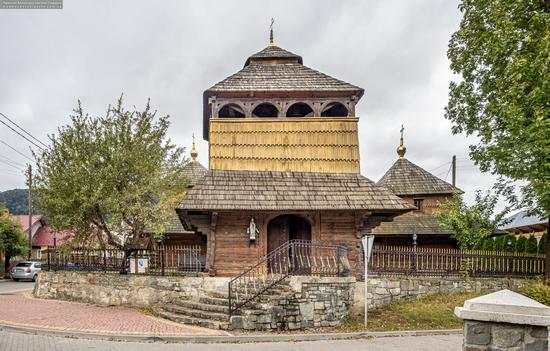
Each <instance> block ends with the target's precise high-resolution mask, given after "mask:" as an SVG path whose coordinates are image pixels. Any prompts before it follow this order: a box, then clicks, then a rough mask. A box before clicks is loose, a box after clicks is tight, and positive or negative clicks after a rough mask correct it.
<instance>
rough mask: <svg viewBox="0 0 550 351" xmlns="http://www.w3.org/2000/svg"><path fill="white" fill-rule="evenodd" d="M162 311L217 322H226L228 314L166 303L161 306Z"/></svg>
mask: <svg viewBox="0 0 550 351" xmlns="http://www.w3.org/2000/svg"><path fill="white" fill-rule="evenodd" d="M162 309H163V310H164V311H167V312H170V313H174V314H179V315H183V316H187V317H195V318H198V319H206V320H212V321H219V322H228V321H229V314H228V313H219V312H212V311H205V310H202V309H195V308H187V307H182V306H178V305H174V304H167V305H164V306H163V307H162Z"/></svg>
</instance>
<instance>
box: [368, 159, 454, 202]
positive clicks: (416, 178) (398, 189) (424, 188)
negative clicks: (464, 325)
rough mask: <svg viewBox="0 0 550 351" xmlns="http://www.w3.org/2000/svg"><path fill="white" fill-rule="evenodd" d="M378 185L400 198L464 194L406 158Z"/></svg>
mask: <svg viewBox="0 0 550 351" xmlns="http://www.w3.org/2000/svg"><path fill="white" fill-rule="evenodd" d="M377 184H378V185H382V186H384V187H386V188H388V189H390V190H391V191H392V192H393V193H394V194H396V195H398V196H404V195H429V194H453V193H456V192H459V193H462V190H460V189H458V188H457V187H454V186H452V185H451V184H449V183H447V182H446V181H444V180H442V179H439V178H437V177H436V176H434V175H433V174H431V173H430V172H428V171H426V170H425V169H423V168H421V167H419V166H417V165H415V164H414V163H412V162H411V161H409V160H407V159H406V158H400V159H398V160H397V161H396V162H395V163H394V164H393V166H391V168H390V169H389V170H388V171H387V172H386V174H384V176H383V177H382V178H381V179H380V180H379V181H378V183H377Z"/></svg>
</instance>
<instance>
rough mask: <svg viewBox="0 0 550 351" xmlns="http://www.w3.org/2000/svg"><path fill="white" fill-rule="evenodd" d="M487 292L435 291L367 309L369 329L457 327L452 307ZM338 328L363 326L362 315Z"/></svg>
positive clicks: (457, 323) (459, 324)
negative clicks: (450, 292) (375, 308)
mask: <svg viewBox="0 0 550 351" xmlns="http://www.w3.org/2000/svg"><path fill="white" fill-rule="evenodd" d="M486 293H487V292H477V293H476V292H467V293H458V294H436V295H430V296H427V297H423V298H421V299H419V300H415V301H403V302H394V303H391V304H389V305H386V306H384V307H382V308H380V309H378V310H375V311H372V312H371V311H369V326H368V331H392V330H428V329H459V328H462V320H460V319H459V318H457V317H456V316H455V314H454V309H455V307H456V306H462V305H463V304H464V301H465V300H468V299H471V298H473V297H477V296H481V295H484V294H486ZM341 329H342V331H344V332H353V331H363V330H365V329H364V327H363V320H362V319H352V320H348V321H347V322H346V323H345V324H344V325H343V326H342V327H341Z"/></svg>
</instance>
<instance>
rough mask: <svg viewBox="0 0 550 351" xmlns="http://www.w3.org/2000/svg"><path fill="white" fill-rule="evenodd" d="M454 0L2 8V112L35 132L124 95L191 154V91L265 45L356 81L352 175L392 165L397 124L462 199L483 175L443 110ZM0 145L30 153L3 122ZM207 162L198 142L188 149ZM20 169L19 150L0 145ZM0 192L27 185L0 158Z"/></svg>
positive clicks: (196, 98)
mask: <svg viewBox="0 0 550 351" xmlns="http://www.w3.org/2000/svg"><path fill="white" fill-rule="evenodd" d="M457 5H458V2H457V1H453V0H426V1H421V0H401V1H397V0H395V1H393V0H381V1H372V0H368V1H319V0H314V1H302V0H292V1H257V0H256V1H137V0H131V1H130V0H128V1H119V0H117V1H111V0H110V1H107V0H78V1H76V0H65V1H64V9H63V10H0V33H1V34H0V48H1V51H2V55H0V112H2V113H4V114H5V115H6V116H8V117H10V118H11V119H13V120H14V121H16V122H17V123H19V124H20V125H21V126H22V127H23V128H25V129H27V130H28V131H30V132H31V133H32V134H33V135H34V136H36V137H37V138H39V139H41V140H43V141H44V142H46V141H47V134H50V133H54V132H55V131H56V129H57V127H58V126H60V125H63V124H67V123H68V121H69V114H70V112H71V110H72V109H73V108H74V107H75V105H76V101H77V99H80V100H82V102H83V104H84V107H85V109H86V110H87V111H88V112H90V113H91V114H95V115H98V114H101V115H102V114H103V113H104V111H105V110H106V108H107V105H108V104H109V103H113V102H115V101H116V99H117V98H118V96H119V95H120V94H121V93H122V92H123V93H124V94H125V97H126V104H127V106H129V107H131V106H132V105H136V106H138V107H139V108H141V107H143V106H144V104H145V102H146V99H147V98H148V97H150V98H151V102H152V105H153V107H155V108H156V109H158V111H159V113H161V114H169V115H170V116H171V121H172V125H171V127H170V136H171V138H172V140H173V141H174V142H175V143H176V144H178V145H180V146H185V147H187V149H188V150H189V146H190V144H191V135H192V133H193V132H194V133H195V134H196V135H197V136H202V124H201V120H202V92H203V91H204V90H205V89H207V88H209V87H210V86H212V85H213V84H214V83H216V82H218V81H220V80H222V79H224V78H226V77H227V76H229V75H231V74H233V73H235V72H237V71H238V70H239V69H241V68H242V66H243V64H244V62H245V60H246V58H247V57H248V56H250V55H251V54H253V53H255V52H257V51H260V50H261V49H263V48H264V47H265V46H267V43H268V27H269V22H270V18H271V17H274V18H275V43H276V44H277V45H278V46H280V47H282V48H285V49H287V50H289V51H292V52H294V53H296V54H299V55H301V56H302V57H303V58H304V64H305V65H307V66H309V67H311V68H314V69H317V70H320V71H322V72H324V73H326V74H328V75H331V76H333V77H336V78H339V79H342V80H345V81H347V82H350V83H352V84H355V85H358V86H360V87H362V88H364V89H365V95H364V96H363V98H362V99H361V101H360V102H359V104H358V106H357V111H356V112H357V116H359V117H360V123H359V128H360V145H361V170H362V174H363V175H365V176H367V177H368V178H370V179H372V180H375V181H376V180H378V179H380V177H381V176H382V175H383V174H384V173H385V171H386V170H387V169H388V168H389V167H390V166H391V165H392V164H393V163H394V162H395V160H396V159H397V155H396V152H395V149H396V147H397V146H398V143H399V128H400V126H401V124H404V125H405V144H406V147H407V155H406V157H407V158H408V159H409V160H411V161H412V162H414V163H416V164H418V165H419V166H421V167H423V168H424V169H426V170H429V171H432V173H434V174H435V175H437V176H439V177H440V178H442V179H446V180H447V181H450V180H451V175H450V172H449V167H450V161H451V157H452V155H456V156H457V159H458V168H457V186H458V187H460V188H461V189H463V190H464V191H465V192H466V198H467V199H468V200H471V199H472V198H473V196H474V191H475V190H476V189H489V188H490V187H491V185H492V184H493V181H494V177H493V176H491V175H488V174H482V173H480V172H479V171H478V169H477V167H475V166H474V165H473V163H472V162H471V161H469V158H468V145H469V144H470V143H471V142H473V140H472V139H471V138H470V139H467V138H466V137H465V136H464V135H452V133H451V124H450V122H449V121H447V120H445V118H444V106H445V105H446V103H447V98H448V85H449V82H450V80H451V79H452V78H453V77H452V74H451V72H450V69H449V61H448V59H447V57H446V51H447V44H448V41H449V38H450V36H451V34H452V33H453V32H454V31H455V30H456V29H457V28H458V24H459V21H460V18H461V14H460V12H459V11H458V9H457ZM0 140H1V141H3V142H6V143H8V144H10V145H11V146H14V147H15V148H17V149H18V150H20V151H22V152H23V153H25V154H28V155H30V152H29V144H28V143H27V142H26V141H25V140H24V139H22V138H21V137H19V136H17V135H16V134H15V133H13V132H12V131H10V130H9V129H7V128H6V127H5V126H4V125H0ZM197 147H198V150H199V160H200V161H201V162H202V163H203V164H204V165H207V164H208V154H207V150H208V147H207V143H206V142H205V141H203V140H202V139H200V141H199V142H198V144H197ZM6 157H7V158H8V159H10V160H12V161H16V162H18V163H19V164H21V165H15V166H16V167H19V168H23V165H24V164H25V163H26V162H27V160H26V159H25V158H23V157H22V156H20V155H19V154H16V153H14V152H13V151H12V150H11V149H9V148H8V147H6V146H5V145H4V144H0V161H6ZM0 177H1V178H0V179H2V182H1V185H0V190H5V189H11V188H15V187H24V177H23V175H22V173H21V172H20V171H18V170H17V169H16V168H14V167H13V164H12V166H10V165H7V164H5V163H4V162H1V163H0Z"/></svg>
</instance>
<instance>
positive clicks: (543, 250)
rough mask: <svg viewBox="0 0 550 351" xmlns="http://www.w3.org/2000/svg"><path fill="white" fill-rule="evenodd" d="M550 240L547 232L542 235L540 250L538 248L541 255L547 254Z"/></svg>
mask: <svg viewBox="0 0 550 351" xmlns="http://www.w3.org/2000/svg"><path fill="white" fill-rule="evenodd" d="M547 240H548V235H547V232H544V233H543V234H542V237H541V238H540V240H539V245H538V248H537V252H538V253H539V254H544V253H546V241H547Z"/></svg>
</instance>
